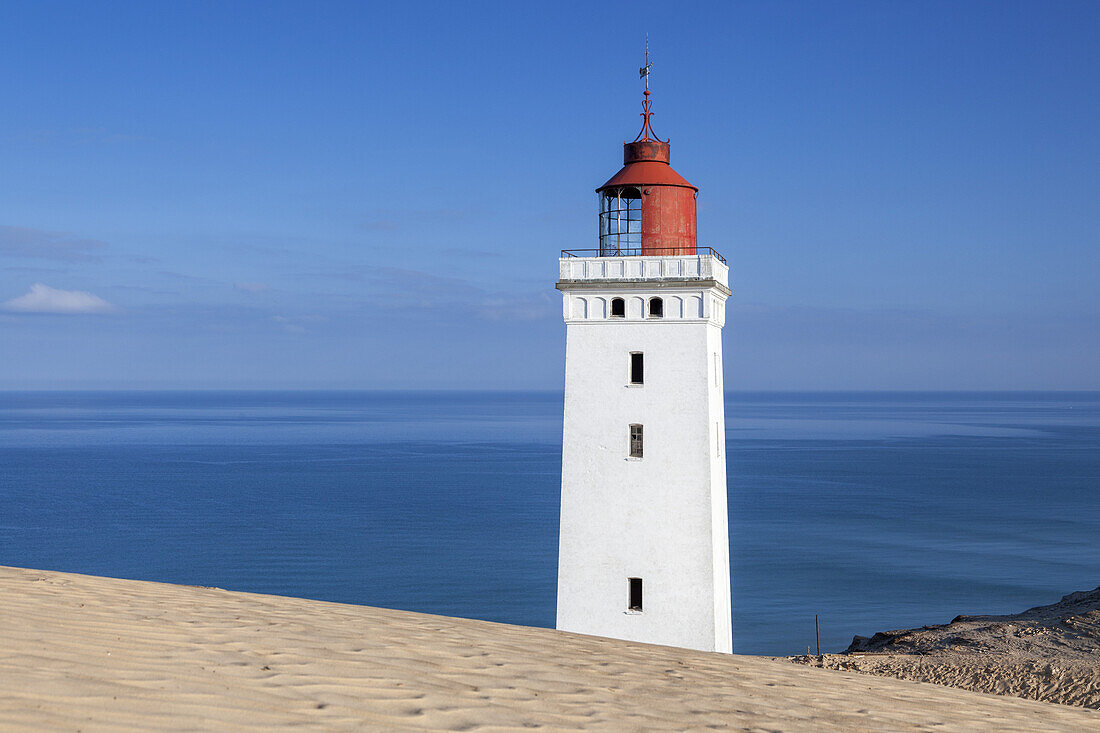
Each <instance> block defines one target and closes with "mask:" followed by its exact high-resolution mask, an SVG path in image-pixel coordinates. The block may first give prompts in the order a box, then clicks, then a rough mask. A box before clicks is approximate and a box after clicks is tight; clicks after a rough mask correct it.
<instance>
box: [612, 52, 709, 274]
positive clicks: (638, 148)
mask: <svg viewBox="0 0 1100 733" xmlns="http://www.w3.org/2000/svg"><path fill="white" fill-rule="evenodd" d="M648 71H649V66H648V64H647V65H646V66H645V67H643V69H642V72H643V75H646V86H647V89H646V90H645V101H644V102H643V103H642V109H643V111H642V119H643V122H642V130H641V132H639V133H638V137H636V138H634V140H633V141H632V142H628V143H624V144H623V164H624V165H623V167H622V170H620V171H619V172H618V173H616V174H615V175H613V176H612V177H611V179H610V180H609V181H608V182H607V183H605V184H603V185H602V186H600V187H599V188H597V189H596V193H598V194H599V195H600V256H602V257H606V256H615V255H666V254H669V255H672V254H676V255H683V254H688V255H690V254H695V197H696V196H697V195H698V193H699V189H698V188H696V187H695V186H693V185H691V184H690V183H688V182H687V181H686V180H684V178H683V177H682V176H681V175H680V174H679V173H677V172H676V171H674V170H672V166H670V165H669V163H668V161H669V143H668V140H661V139H660V138H658V137H657V136H656V135H654V134H653V130H652V128H651V127H650V120H649V118H650V116H651V115H652V114H653V113H652V112H651V111H650V100H649V89H648V86H649V78H648Z"/></svg>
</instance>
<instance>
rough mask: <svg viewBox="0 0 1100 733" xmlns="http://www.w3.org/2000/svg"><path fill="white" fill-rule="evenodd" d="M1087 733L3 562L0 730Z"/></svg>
mask: <svg viewBox="0 0 1100 733" xmlns="http://www.w3.org/2000/svg"><path fill="white" fill-rule="evenodd" d="M291 725H293V726H297V727H299V728H310V729H326V730H333V729H345V730H454V731H459V730H479V731H502V730H519V729H531V728H534V729H542V730H604V731H627V730H708V729H711V730H713V729H718V730H720V729H737V730H749V731H757V730H759V731H763V730H768V731H807V730H816V731H853V730H855V731H863V730H895V731H923V730H937V731H964V730H983V731H1019V730H1028V731H1039V730H1049V731H1081V730H1090V729H1098V730H1100V712H1096V711H1092V710H1086V709H1081V708H1075V707H1068V706H1061V705H1053V704H1049V703H1043V702H1034V701H1030V700H1022V699H1017V698H1010V697H996V696H993V695H986V694H981V693H977V692H969V691H965V690H958V689H952V688H947V687H942V686H938V685H932V684H926V683H920V682H910V681H905V680H898V679H888V678H882V677H874V676H869V675H863V674H856V673H851V672H837V671H832V670H826V669H815V668H811V667H803V666H798V665H794V664H790V663H789V662H786V661H783V660H772V659H764V658H757V657H745V656H736V655H735V656H729V655H720V654H707V653H702V652H693V651H685V650H680V649H673V648H668V647H659V646H650V645H645V644H635V643H629V642H622V641H614V640H609V639H601V638H596V637H586V636H580V635H575V634H567V633H563V632H557V631H552V630H546V629H534V628H526V627H517V626H507V625H502V624H494V623H488V622H483V621H471V620H465V619H454V618H445V617H439V616H429V615H423V614H416V613H409V612H404V611H392V610H385V609H377V608H369V607H360V606H349V605H341V604H334V603H324V602H319V601H310V600H303V599H296V598H283V597H277V596H264V595H255V594H248V593H234V592H229V591H225V590H219V589H215V588H198V587H186V586H173V585H166V584H160V583H149V582H143V581H132V580H116V579H109V578H98V577H91V576H83V575H74V574H69V573H59V572H50V571H37V570H27V569H20V568H0V729H3V730H6V731H9V730H80V731H103V730H125V729H131V730H197V729H204V730H210V729H217V730H268V729H271V728H274V727H282V726H291Z"/></svg>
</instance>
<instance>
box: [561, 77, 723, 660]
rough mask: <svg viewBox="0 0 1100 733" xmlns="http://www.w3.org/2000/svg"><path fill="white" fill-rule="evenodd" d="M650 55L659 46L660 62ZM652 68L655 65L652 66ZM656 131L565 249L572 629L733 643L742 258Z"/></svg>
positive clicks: (565, 562) (645, 122)
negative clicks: (734, 270) (728, 248)
mask: <svg viewBox="0 0 1100 733" xmlns="http://www.w3.org/2000/svg"><path fill="white" fill-rule="evenodd" d="M647 61H648V60H647ZM648 70H649V66H648V63H647V65H646V67H643V69H642V72H643V76H646V75H647V73H648ZM648 87H649V84H648V76H647V78H646V90H645V96H644V101H643V103H642V109H643V112H642V129H641V132H639V134H638V136H637V137H636V138H635V139H634V140H633V141H632V142H628V143H625V144H624V146H623V164H624V165H623V167H622V169H621V170H620V171H619V172H618V173H616V174H615V175H614V176H612V177H611V178H610V180H608V181H607V182H606V183H604V184H603V185H602V186H600V187H599V188H598V189H596V193H597V195H598V197H599V240H598V245H599V246H598V247H597V248H595V249H587V250H584V249H582V250H563V251H562V253H561V259H560V260H559V267H560V272H559V278H558V283H557V289H558V290H560V291H561V293H562V301H563V316H564V318H565V324H566V357H565V419H564V429H563V436H562V480H561V529H560V537H559V549H558V598H557V628H559V629H562V630H564V631H574V632H579V633H583V634H593V635H597V636H609V637H614V638H619V639H629V640H633V641H642V642H649V643H653V644H666V645H670V646H678V647H685V648H691V649H700V650H704V651H716V652H731V651H732V647H733V639H732V620H731V610H730V565H729V527H728V517H727V510H726V463H725V415H724V410H723V403H722V391H723V386H722V326H723V324H724V322H725V302H726V298H728V297H729V295H730V289H729V268H728V267H727V265H726V261H725V259H724V258H723V257H722V256H721V255H719V254H718V253H717V252H716V251H714V250H713V249H711V248H709V247H698V246H697V245H696V227H695V210H696V207H695V202H696V197H697V195H698V189H697V188H696V187H695V186H693V185H691V184H690V183H688V182H687V181H686V180H685V179H684V178H683V177H681V176H680V175H679V174H678V173H676V171H674V170H673V169H672V167H671V166H670V165H669V152H670V147H669V142H668V140H661V139H659V138H658V137H657V136H656V135H654V134H653V130H652V127H651V123H650V118H651V116H652V112H651V109H650V105H651V101H650V92H649V88H648Z"/></svg>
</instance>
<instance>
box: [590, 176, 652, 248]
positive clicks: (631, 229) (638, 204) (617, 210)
mask: <svg viewBox="0 0 1100 733" xmlns="http://www.w3.org/2000/svg"><path fill="white" fill-rule="evenodd" d="M641 248H642V194H641V192H640V191H639V190H638V189H636V188H611V189H606V190H604V191H603V192H602V193H601V194H600V256H601V257H614V256H620V255H638V254H641Z"/></svg>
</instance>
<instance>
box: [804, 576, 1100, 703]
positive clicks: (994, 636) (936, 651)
mask: <svg viewBox="0 0 1100 733" xmlns="http://www.w3.org/2000/svg"><path fill="white" fill-rule="evenodd" d="M792 659H793V660H794V661H797V662H800V663H802V664H809V665H814V666H824V667H827V668H829V669H840V670H851V671H858V672H867V673H870V674H878V675H887V676H891V677H898V678H901V679H907V680H920V681H924V682H935V683H938V684H942V685H952V686H955V687H961V688H964V689H967V690H978V691H981V692H992V693H996V694H1000V695H1014V696H1017V697H1024V698H1028V699H1031V700H1044V701H1047V702H1057V703H1062V704H1066V705H1080V706H1082V707H1089V708H1095V709H1100V588H1096V589H1095V590H1091V591H1079V592H1076V593H1070V594H1069V595H1067V596H1065V597H1064V598H1062V599H1061V600H1060V601H1058V602H1057V603H1052V604H1050V605H1046V606H1037V607H1035V608H1031V609H1028V610H1026V611H1023V612H1021V613H1016V614H1008V615H1003V616H958V617H956V618H955V619H954V620H952V621H951V623H948V624H939V625H936V626H924V627H921V628H919V629H899V630H896V631H884V632H880V633H877V634H875V635H874V636H872V637H870V638H867V637H856V638H855V639H854V640H853V641H852V644H851V646H850V647H849V648H848V650H847V651H846V652H845V653H844V654H826V655H825V656H824V657H823V658H821V659H818V658H817V657H806V656H802V657H793V658H792Z"/></svg>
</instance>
